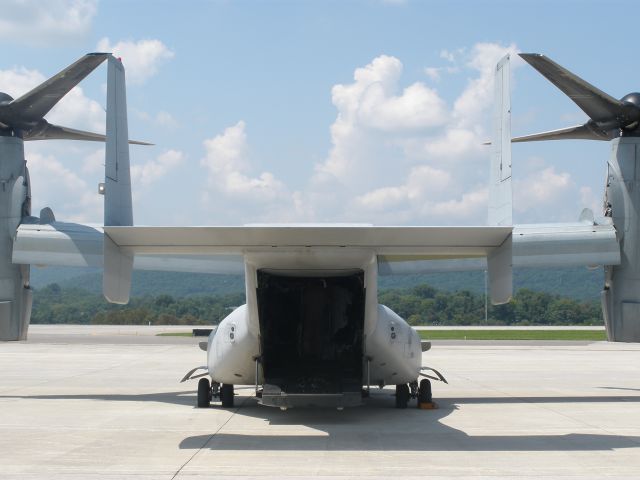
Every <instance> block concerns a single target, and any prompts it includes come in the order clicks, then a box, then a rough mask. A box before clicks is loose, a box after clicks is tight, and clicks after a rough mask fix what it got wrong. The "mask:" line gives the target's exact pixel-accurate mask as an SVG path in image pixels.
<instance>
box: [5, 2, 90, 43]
mask: <svg viewBox="0 0 640 480" xmlns="http://www.w3.org/2000/svg"><path fill="white" fill-rule="evenodd" d="M97 7H98V2H97V0H48V1H46V2H42V1H39V0H4V1H3V2H2V15H1V16H0V39H1V40H3V41H4V42H14V43H26V44H30V45H41V46H50V45H52V44H59V43H64V42H69V41H70V40H73V39H76V38H78V37H82V36H84V35H86V34H87V33H88V32H89V30H90V28H91V23H92V21H93V18H94V16H95V15H96V12H97Z"/></svg>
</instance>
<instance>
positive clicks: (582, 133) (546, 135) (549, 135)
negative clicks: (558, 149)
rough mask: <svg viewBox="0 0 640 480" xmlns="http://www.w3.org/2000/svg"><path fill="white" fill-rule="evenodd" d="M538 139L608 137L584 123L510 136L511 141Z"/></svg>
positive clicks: (592, 138) (533, 140)
mask: <svg viewBox="0 0 640 480" xmlns="http://www.w3.org/2000/svg"><path fill="white" fill-rule="evenodd" d="M540 140H609V138H608V137H607V136H606V135H604V134H602V135H598V134H597V133H595V132H593V131H592V130H591V129H589V128H587V127H586V126H584V125H576V126H575V127H569V128H561V129H559V130H551V131H549V132H542V133H534V134H533V135H525V136H524V137H516V138H512V139H511V142H512V143H518V142H537V141H540Z"/></svg>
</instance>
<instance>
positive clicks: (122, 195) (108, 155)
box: [102, 55, 133, 304]
mask: <svg viewBox="0 0 640 480" xmlns="http://www.w3.org/2000/svg"><path fill="white" fill-rule="evenodd" d="M108 64H109V66H108V80H107V143H106V149H105V175H104V182H105V183H104V192H103V193H104V224H105V226H131V225H133V208H132V202H131V175H130V168H129V143H128V142H129V131H128V126H127V98H126V88H125V77H124V67H123V66H122V63H121V62H120V61H119V60H117V59H116V58H115V57H113V55H110V56H109V59H108ZM132 270H133V256H132V255H130V254H127V253H125V252H123V251H122V250H121V249H120V248H119V247H118V246H117V245H116V244H115V243H114V242H113V241H112V240H111V238H109V236H108V235H107V234H105V235H104V273H103V278H102V289H103V293H104V296H105V298H106V299H107V300H108V301H110V302H112V303H122V304H124V303H127V302H129V292H130V290H131V273H132Z"/></svg>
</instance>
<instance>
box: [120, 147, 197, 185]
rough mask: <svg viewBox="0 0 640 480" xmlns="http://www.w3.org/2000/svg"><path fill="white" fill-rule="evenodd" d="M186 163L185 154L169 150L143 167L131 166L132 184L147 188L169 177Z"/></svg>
mask: <svg viewBox="0 0 640 480" xmlns="http://www.w3.org/2000/svg"><path fill="white" fill-rule="evenodd" d="M183 162H184V154H183V153H182V152H180V151H178V150H167V151H166V152H164V153H162V154H160V155H158V157H157V158H156V159H154V160H150V161H148V162H146V163H144V164H142V165H132V166H131V182H132V184H133V185H134V186H135V185H142V186H147V185H150V184H151V183H153V182H155V181H157V180H159V179H160V178H162V177H164V176H165V175H167V174H168V173H169V172H171V171H172V170H173V169H175V168H176V167H178V166H180V165H181V164H182V163H183Z"/></svg>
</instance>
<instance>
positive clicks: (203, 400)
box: [198, 378, 211, 408]
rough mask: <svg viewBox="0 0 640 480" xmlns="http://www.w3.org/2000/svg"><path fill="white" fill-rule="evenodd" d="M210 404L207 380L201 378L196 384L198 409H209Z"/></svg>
mask: <svg viewBox="0 0 640 480" xmlns="http://www.w3.org/2000/svg"><path fill="white" fill-rule="evenodd" d="M210 402H211V385H210V384H209V379H208V378H201V379H200V381H199V382H198V408H209V403H210Z"/></svg>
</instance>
